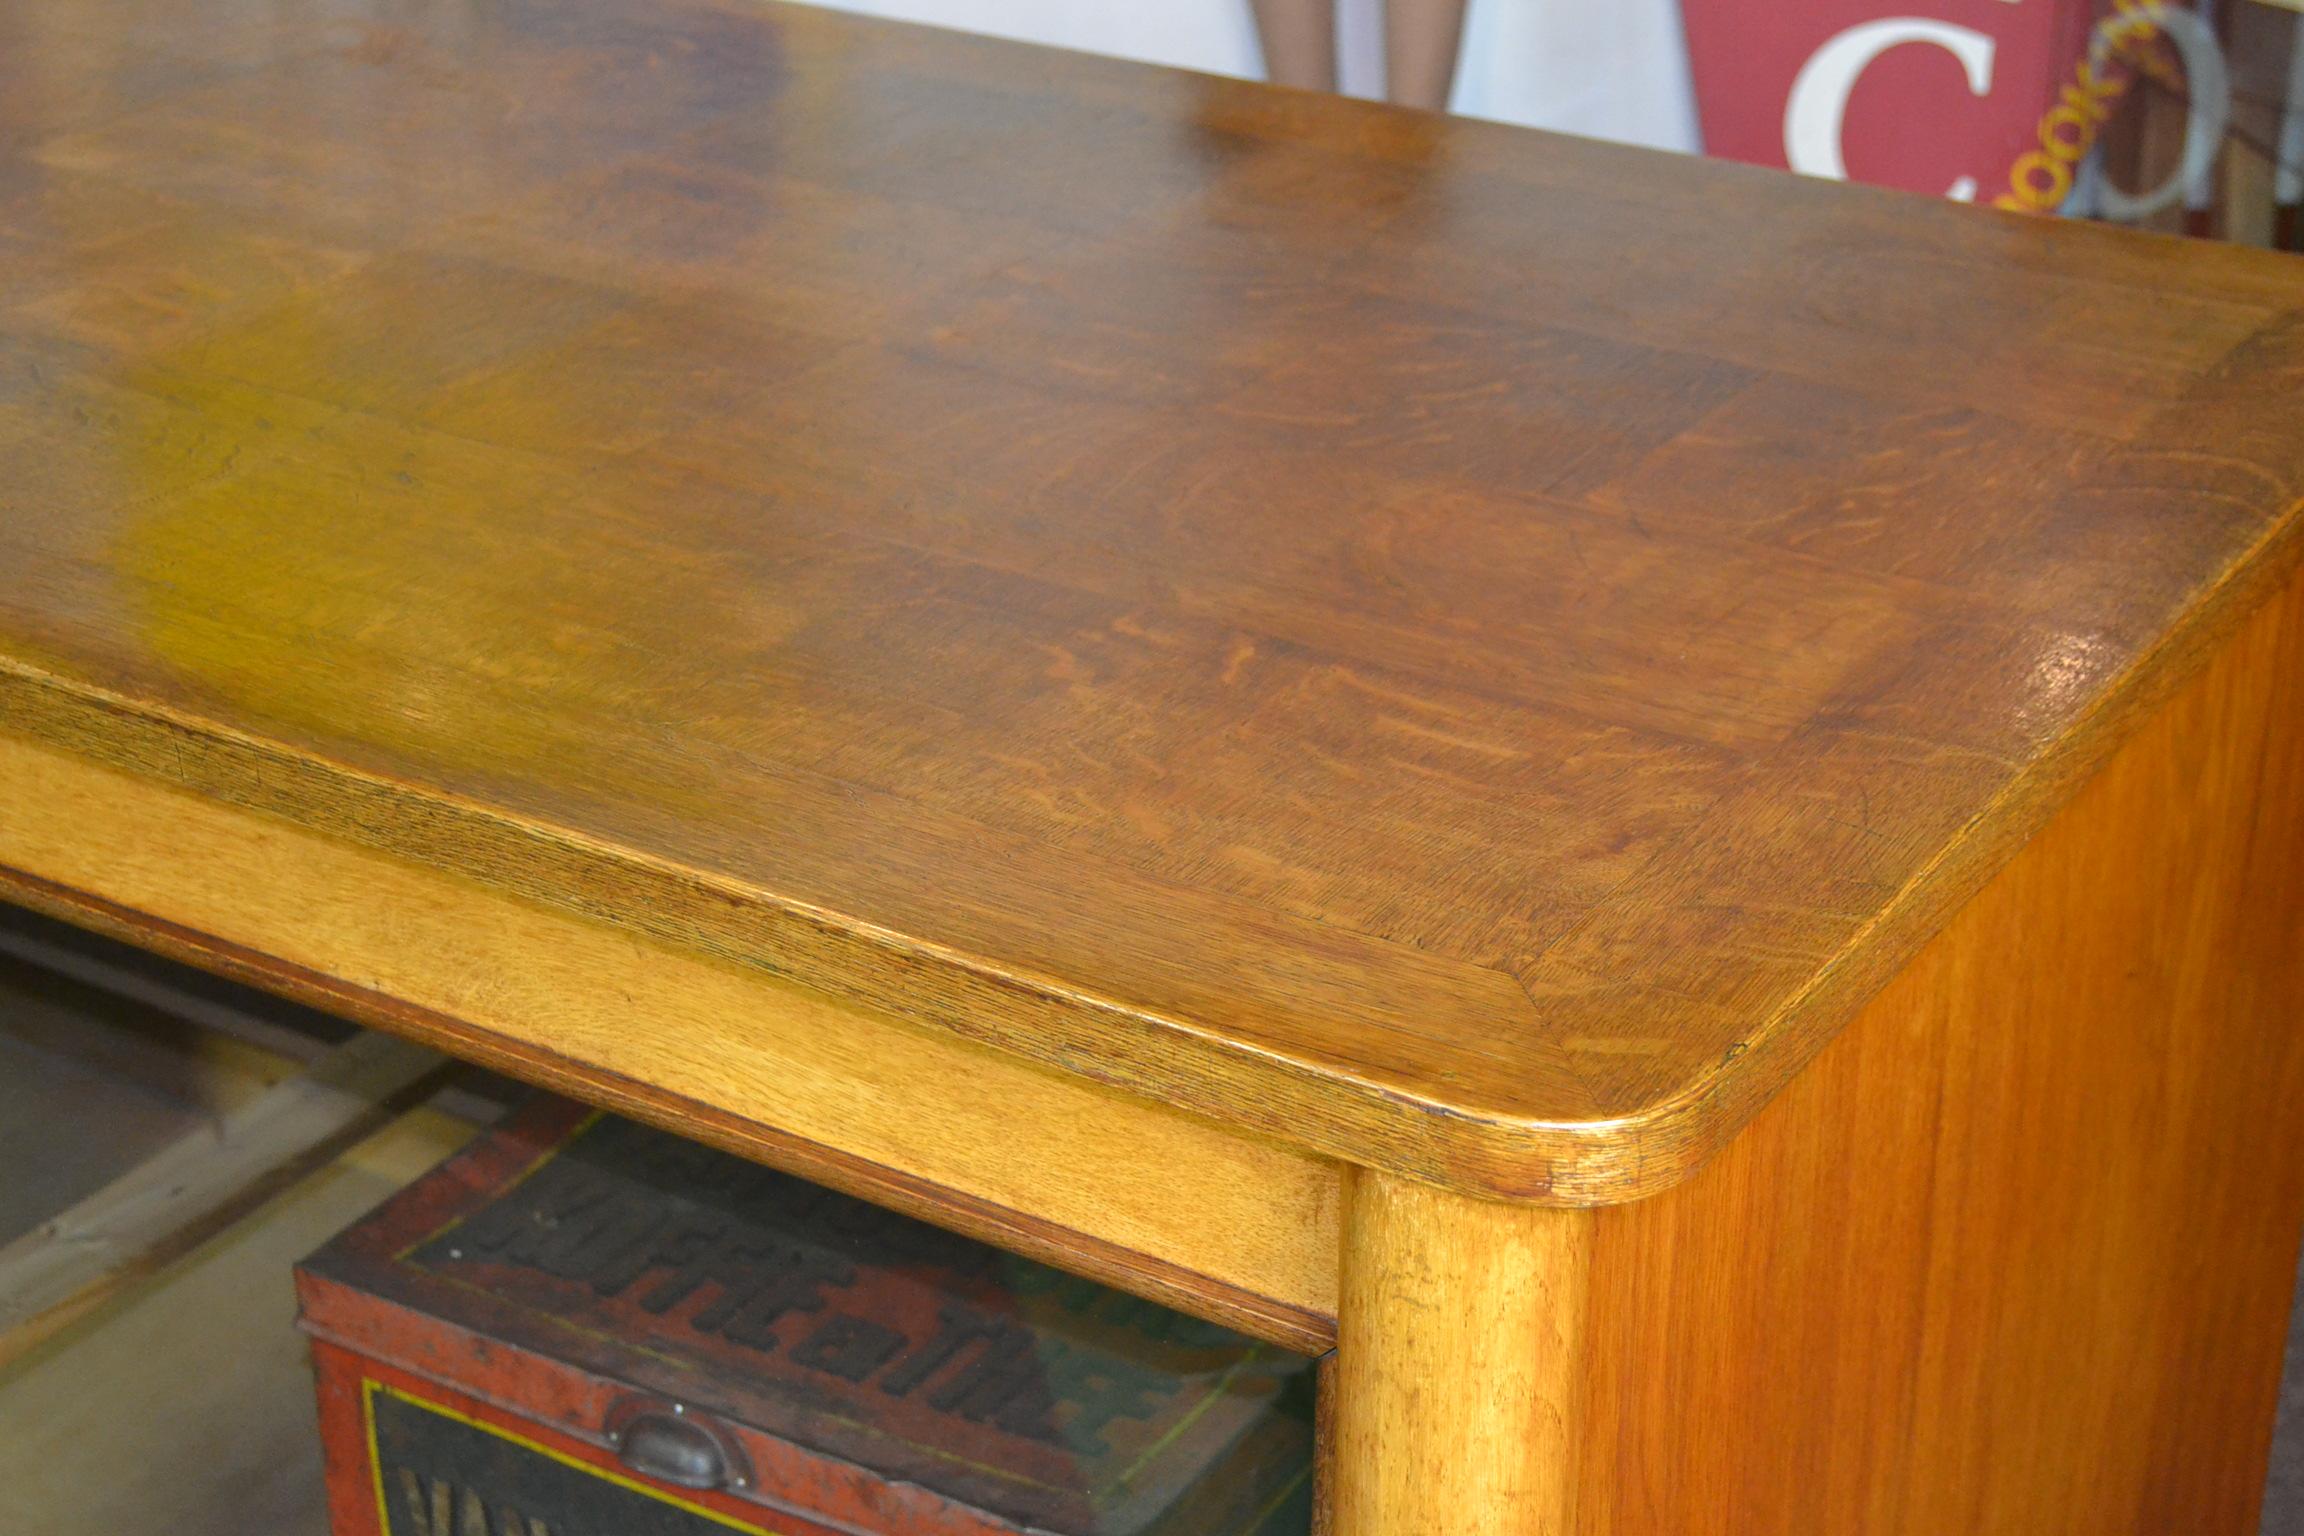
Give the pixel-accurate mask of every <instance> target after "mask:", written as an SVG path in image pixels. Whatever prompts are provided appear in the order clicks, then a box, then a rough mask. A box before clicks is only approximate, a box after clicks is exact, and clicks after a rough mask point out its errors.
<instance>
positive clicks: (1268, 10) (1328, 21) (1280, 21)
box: [1253, 0, 1336, 91]
mask: <svg viewBox="0 0 2304 1536" xmlns="http://www.w3.org/2000/svg"><path fill="white" fill-rule="evenodd" d="M1253 4H1254V6H1255V9H1256V36H1257V37H1258V39H1259V40H1261V41H1262V43H1263V45H1264V77H1265V78H1266V79H1267V80H1270V81H1271V82H1272V83H1273V84H1274V85H1293V86H1296V87H1297V88H1299V89H1301V90H1307V91H1332V90H1334V89H1336V0H1253Z"/></svg>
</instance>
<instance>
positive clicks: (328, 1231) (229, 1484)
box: [0, 1109, 473, 1536]
mask: <svg viewBox="0 0 2304 1536" xmlns="http://www.w3.org/2000/svg"><path fill="white" fill-rule="evenodd" d="M472 1134H473V1128H472V1126H471V1125H469V1124H468V1123H465V1122H462V1121H459V1120H455V1119H452V1118H450V1117H448V1116H446V1115H443V1114H439V1113H436V1112H434V1111H432V1110H430V1109H419V1110H416V1111H414V1112H412V1113H410V1114H407V1115H404V1116H402V1117H401V1118H399V1119H398V1120H395V1121H393V1122H392V1123H391V1124H390V1125H388V1126H386V1127H385V1128H384V1129H382V1130H380V1131H378V1132H377V1133H376V1134H375V1135H373V1136H371V1137H369V1138H368V1139H367V1140H366V1141H364V1142H361V1143H360V1144H359V1145H358V1146H356V1147H353V1148H352V1149H351V1150H349V1151H347V1152H346V1153H344V1154H343V1155H341V1156H339V1157H338V1158H337V1159H335V1160H334V1161H333V1162H331V1163H329V1164H328V1165H327V1166H325V1167H323V1168H320V1169H318V1170H316V1171H315V1172H313V1173H311V1174H309V1175H307V1176H306V1177H305V1178H304V1179H302V1180H301V1181H299V1182H298V1183H296V1184H294V1185H292V1186H291V1187H290V1188H288V1189H287V1190H285V1191H283V1192H282V1193H281V1194H280V1195H279V1196H278V1198H276V1199H274V1200H272V1201H270V1202H269V1203H268V1204H266V1205H265V1206H264V1207H263V1208H262V1209H261V1210H258V1211H256V1212H254V1213H252V1214H250V1215H249V1216H247V1217H246V1218H245V1219H243V1220H241V1221H239V1222H236V1223H234V1224H233V1225H232V1226H231V1227H230V1228H229V1229H228V1230H226V1231H223V1232H220V1233H218V1234H217V1235H216V1236H215V1237H213V1238H211V1239H210V1240H209V1241H207V1242H206V1243H203V1244H201V1245H200V1246H199V1247H198V1248H196V1249H195V1250H193V1251H192V1252H191V1253H189V1254H187V1255H185V1256H184V1257H183V1258H181V1259H179V1260H177V1261H176V1262H175V1263H173V1264H171V1265H169V1266H167V1267H166V1268H164V1269H162V1270H161V1271H160V1272H159V1273H158V1274H156V1275H154V1276H152V1277H150V1278H149V1279H147V1280H145V1281H142V1282H140V1283H138V1284H135V1285H132V1286H130V1287H128V1288H126V1290H125V1291H124V1292H123V1293H121V1294H120V1295H119V1296H118V1297H117V1298H116V1302H115V1304H114V1305H112V1306H108V1307H106V1308H105V1309H104V1310H103V1311H102V1313H101V1314H100V1315H98V1316H94V1317H89V1318H86V1319H84V1320H83V1321H82V1322H81V1323H80V1324H79V1325H78V1326H75V1327H72V1328H68V1329H66V1330H65V1331H64V1332H62V1333H61V1334H59V1335H57V1336H56V1337H54V1338H52V1339H50V1340H49V1341H48V1343H47V1344H45V1345H43V1346H42V1347H41V1348H39V1349H36V1350H34V1351H32V1352H31V1353H30V1354H28V1355H25V1356H24V1357H22V1358H20V1359H19V1360H17V1361H16V1362H14V1363H13V1364H12V1365H9V1366H7V1367H4V1368H0V1425H5V1426H7V1433H6V1434H0V1532H6V1533H7V1536H129V1533H139V1536H140V1533H147V1532H166V1533H168V1536H253V1533H261V1536H327V1531H328V1517H327V1510H326V1503H325V1498H324V1494H323V1489H322V1484H321V1471H320V1438H319V1432H318V1429H317V1426H316V1425H315V1423H314V1419H313V1408H312V1377H311V1372H310V1369H309V1367H308V1365H307V1363H306V1357H305V1347H304V1340H303V1337H302V1336H301V1335H300V1334H298V1333H297V1331H296V1328H295V1321H294V1320H295V1316H296V1294H295V1288H294V1285H293V1283H292V1281H291V1279H290V1275H289V1267H290V1266H291V1265H293V1264H294V1263H295V1262H296V1261H297V1260H298V1259H301V1258H303V1257H304V1256H305V1255H306V1254H308V1253H310V1252H312V1251H313V1250H314V1249H315V1248H318V1247H319V1246H320V1245H321V1244H322V1243H324V1242H326V1241H327V1240H328V1239H329V1238H331V1237H333V1236H334V1235H335V1234H336V1233H337V1232H338V1231H340V1230H342V1229H343V1228H344V1227H346V1226H348V1225H350V1224H351V1223H352V1222H354V1221H356V1220H358V1219H359V1218H360V1217H361V1216H362V1215H363V1214H365V1213H366V1212H367V1211H369V1210H370V1209H372V1208H373V1207H374V1206H375V1205H376V1203H377V1202H378V1201H380V1200H382V1199H384V1198H385V1197H386V1196H388V1195H390V1194H392V1193H394V1192H395V1191H397V1190H398V1189H400V1188H401V1187H402V1186H403V1185H405V1184H407V1183H408V1182H409V1181H410V1180H412V1179H414V1178H416V1177H418V1176H419V1175H421V1174H423V1173H424V1172H426V1171H427V1170H429V1169H430V1168H432V1167H433V1166H434V1165H435V1164H437V1163H438V1162H440V1161H441V1160H442V1159H443V1158H445V1157H447V1156H449V1155H450V1154H452V1153H453V1152H455V1151H456V1150H457V1148H459V1147H460V1146H462V1145H463V1144H464V1143H465V1142H466V1141H467V1140H469V1139H470V1137H471V1135H472Z"/></svg>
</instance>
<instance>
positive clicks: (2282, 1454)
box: [2263, 1277, 2304, 1536]
mask: <svg viewBox="0 0 2304 1536" xmlns="http://www.w3.org/2000/svg"><path fill="white" fill-rule="evenodd" d="M2300 1278H2304V1277H2300ZM2297 1289H2298V1293H2299V1295H2300V1296H2304V1284H2299V1286H2298V1287H2297ZM2263 1536H2304V1306H2299V1307H2298V1308H2296V1309H2295V1310H2293V1311H2291V1312H2290V1313H2289V1314H2288V1369H2287V1372H2286V1373H2285V1374H2284V1375H2283V1376H2282V1378H2281V1381H2280V1424H2279V1427H2278V1428H2277V1429H2275V1430H2274V1431H2273V1432H2272V1470H2271V1474H2270V1476H2269V1477H2267V1478H2266V1479H2265V1483H2264V1530H2263Z"/></svg>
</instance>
